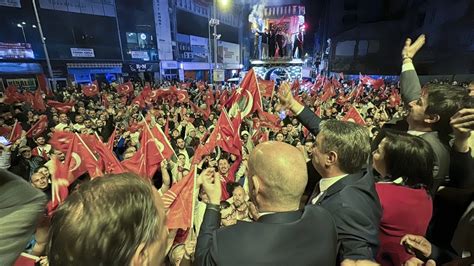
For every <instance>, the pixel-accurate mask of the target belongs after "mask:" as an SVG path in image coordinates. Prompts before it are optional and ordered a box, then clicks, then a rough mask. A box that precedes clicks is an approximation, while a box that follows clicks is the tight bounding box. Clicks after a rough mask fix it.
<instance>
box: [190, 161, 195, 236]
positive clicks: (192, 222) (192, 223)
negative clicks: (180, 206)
mask: <svg viewBox="0 0 474 266" xmlns="http://www.w3.org/2000/svg"><path fill="white" fill-rule="evenodd" d="M196 176H197V165H194V175H193V179H194V183H193V205H192V208H191V228H190V230H189V231H190V235H191V234H192V233H193V232H194V208H195V205H196V185H197V184H196V183H197V177H196Z"/></svg>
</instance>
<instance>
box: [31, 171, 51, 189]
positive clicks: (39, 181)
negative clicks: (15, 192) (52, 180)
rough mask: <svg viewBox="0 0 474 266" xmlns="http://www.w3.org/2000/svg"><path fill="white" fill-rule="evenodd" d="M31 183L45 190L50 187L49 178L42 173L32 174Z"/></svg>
mask: <svg viewBox="0 0 474 266" xmlns="http://www.w3.org/2000/svg"><path fill="white" fill-rule="evenodd" d="M31 184H32V185H33V187H35V188H37V189H41V190H44V189H46V188H47V187H48V178H46V176H44V175H42V174H41V173H34V174H33V175H32V176H31Z"/></svg>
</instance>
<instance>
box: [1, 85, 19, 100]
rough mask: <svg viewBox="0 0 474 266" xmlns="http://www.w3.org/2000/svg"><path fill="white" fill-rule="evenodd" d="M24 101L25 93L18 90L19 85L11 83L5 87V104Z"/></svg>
mask: <svg viewBox="0 0 474 266" xmlns="http://www.w3.org/2000/svg"><path fill="white" fill-rule="evenodd" d="M22 101H24V97H23V95H22V94H21V93H20V92H19V91H18V89H17V87H16V86H14V85H10V86H8V87H7V88H6V89H5V99H4V101H3V102H4V103H5V104H13V103H18V102H22Z"/></svg>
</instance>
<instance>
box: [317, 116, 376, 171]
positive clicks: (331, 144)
mask: <svg viewBox="0 0 474 266" xmlns="http://www.w3.org/2000/svg"><path fill="white" fill-rule="evenodd" d="M319 134H321V135H322V137H323V141H322V144H321V147H320V149H321V151H322V152H323V153H327V152H330V151H334V152H336V154H337V156H338V163H339V168H340V169H341V170H342V171H343V172H345V173H348V174H353V173H356V172H358V171H360V170H361V169H362V167H363V166H364V165H366V164H367V159H368V158H369V155H370V137H369V131H368V129H367V128H365V127H363V126H361V125H358V124H356V123H352V122H345V121H338V120H334V119H330V120H326V121H323V122H322V123H321V126H320V132H319Z"/></svg>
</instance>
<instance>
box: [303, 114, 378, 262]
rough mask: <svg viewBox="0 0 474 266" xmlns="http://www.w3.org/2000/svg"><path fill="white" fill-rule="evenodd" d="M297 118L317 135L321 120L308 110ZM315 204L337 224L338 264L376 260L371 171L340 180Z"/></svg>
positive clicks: (375, 199) (375, 204) (375, 209)
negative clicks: (354, 260)
mask: <svg viewBox="0 0 474 266" xmlns="http://www.w3.org/2000/svg"><path fill="white" fill-rule="evenodd" d="M297 118H298V120H299V121H300V122H301V123H302V124H303V126H305V127H306V128H307V129H308V130H309V131H310V132H311V133H313V134H314V135H317V134H318V133H319V124H320V122H321V119H320V118H319V117H318V116H316V115H315V114H314V113H313V112H311V110H310V109H309V108H308V107H305V108H304V109H303V111H302V112H301V113H300V114H299V115H298V116H297ZM316 204H317V205H321V206H322V207H324V208H325V209H326V210H328V211H329V212H330V213H331V214H332V216H333V218H334V220H335V222H336V227H337V234H338V244H339V259H340V260H341V261H342V260H343V259H373V258H375V255H376V253H377V248H378V245H379V240H378V233H379V224H380V219H381V217H382V211H381V206H380V202H379V198H378V195H377V192H376V191H375V178H374V176H373V174H372V173H371V171H368V172H362V171H361V172H359V173H355V174H351V175H348V176H346V177H344V178H342V179H341V180H339V181H338V182H336V183H334V184H333V185H332V186H331V187H329V188H328V189H327V190H326V191H325V193H324V194H323V195H322V196H320V197H319V198H318V201H317V202H316Z"/></svg>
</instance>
